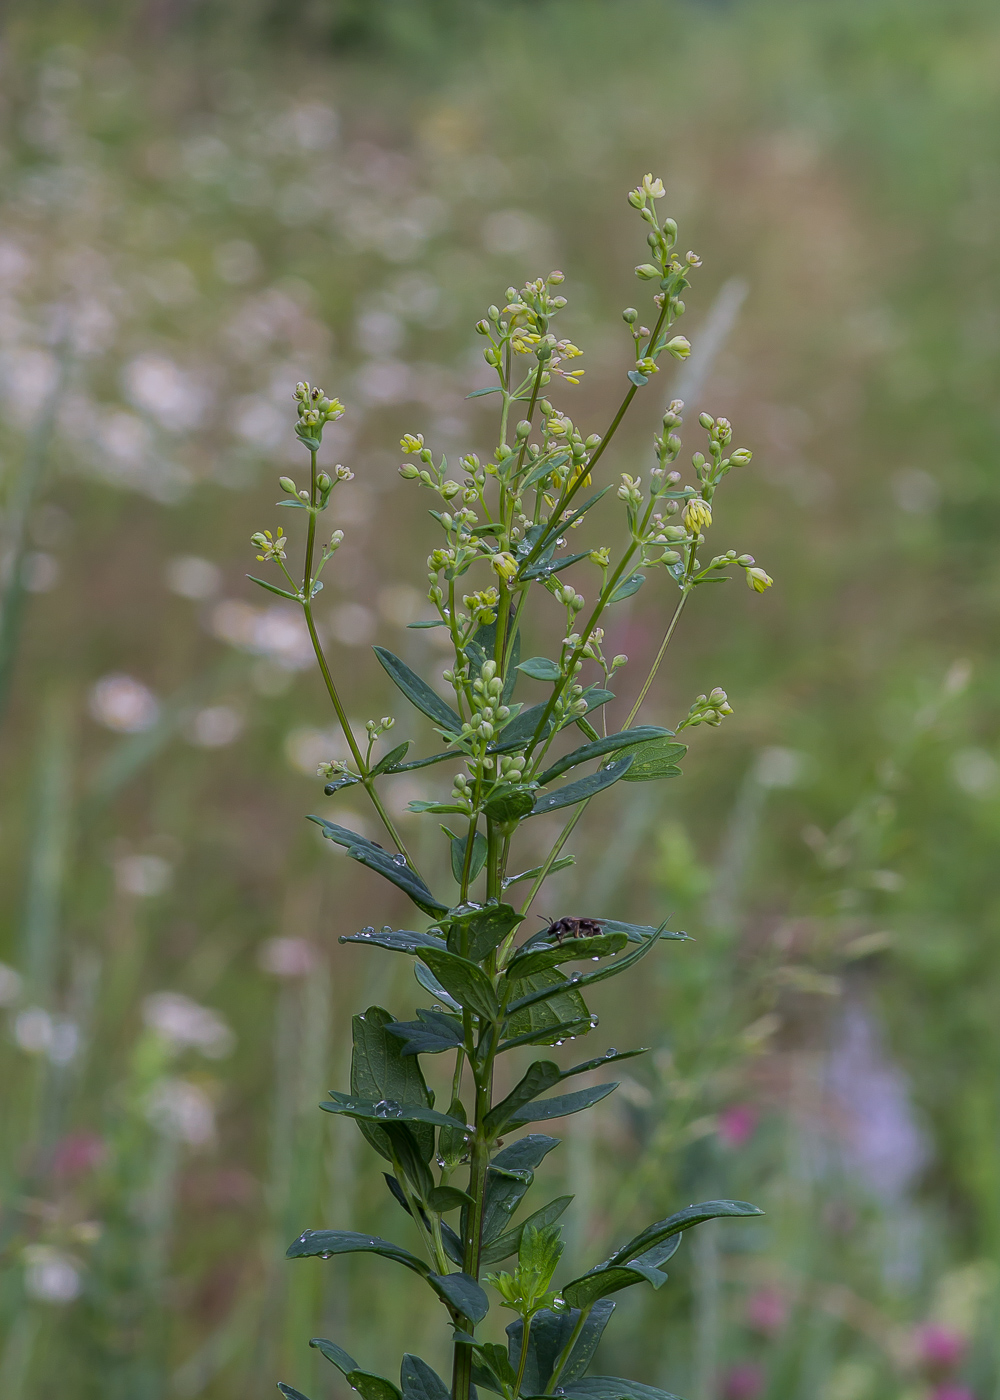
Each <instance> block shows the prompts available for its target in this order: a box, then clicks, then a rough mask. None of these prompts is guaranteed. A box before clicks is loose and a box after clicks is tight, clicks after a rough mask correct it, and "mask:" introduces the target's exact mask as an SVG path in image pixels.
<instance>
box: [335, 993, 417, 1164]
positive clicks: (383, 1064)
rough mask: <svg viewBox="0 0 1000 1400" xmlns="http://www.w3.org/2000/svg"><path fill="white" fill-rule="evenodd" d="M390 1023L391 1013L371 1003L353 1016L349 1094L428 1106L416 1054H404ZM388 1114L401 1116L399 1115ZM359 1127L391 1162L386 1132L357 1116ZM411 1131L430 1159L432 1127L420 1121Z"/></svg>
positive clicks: (376, 1102) (414, 1105) (356, 1098)
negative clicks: (362, 1012)
mask: <svg viewBox="0 0 1000 1400" xmlns="http://www.w3.org/2000/svg"><path fill="white" fill-rule="evenodd" d="M392 1024H393V1018H392V1016H391V1015H390V1013H389V1012H388V1011H385V1010H383V1008H382V1007H381V1006H370V1007H369V1008H368V1010H367V1011H366V1012H364V1014H363V1015H361V1016H355V1017H353V1019H352V1021H351V1030H352V1034H353V1041H354V1047H353V1052H352V1055H351V1096H352V1098H353V1099H354V1100H361V1101H365V1102H368V1103H373V1104H378V1103H380V1102H382V1101H389V1102H392V1103H396V1104H405V1105H406V1106H407V1108H409V1109H415V1108H426V1109H429V1108H430V1106H431V1098H430V1094H429V1093H428V1091H427V1085H426V1084H425V1083H424V1076H423V1074H422V1073H421V1070H420V1065H419V1063H418V1061H417V1059H416V1057H415V1056H413V1055H404V1054H403V1047H402V1044H401V1043H400V1041H399V1038H398V1037H397V1036H394V1035H391V1034H389V1032H388V1029H387V1028H388V1027H389V1026H391V1025H392ZM383 1116H387V1115H383ZM391 1116H392V1117H393V1118H397V1119H398V1118H400V1115H399V1114H393V1115H391ZM405 1121H408V1122H413V1121H418V1120H413V1119H407V1120H405ZM359 1127H360V1128H361V1131H362V1133H363V1134H364V1136H365V1137H366V1138H367V1140H368V1141H369V1142H370V1143H371V1145H372V1147H374V1149H375V1151H376V1152H378V1153H379V1154H380V1156H382V1157H384V1158H385V1159H386V1160H387V1161H391V1160H392V1152H391V1149H390V1145H389V1142H388V1140H387V1138H386V1136H385V1133H384V1132H382V1131H381V1129H379V1128H372V1127H370V1126H369V1124H368V1123H367V1122H366V1121H365V1120H364V1119H359ZM413 1134H414V1137H415V1138H416V1140H417V1143H418V1145H419V1148H420V1155H421V1157H422V1158H423V1160H424V1161H425V1162H429V1161H430V1159H431V1155H432V1154H433V1151H434V1129H433V1128H432V1127H429V1126H427V1124H426V1122H419V1123H418V1126H417V1127H415V1128H414V1129H413Z"/></svg>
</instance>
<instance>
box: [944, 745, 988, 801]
mask: <svg viewBox="0 0 1000 1400" xmlns="http://www.w3.org/2000/svg"><path fill="white" fill-rule="evenodd" d="M951 776H952V778H953V779H954V781H955V783H956V785H957V786H958V787H960V788H961V789H962V791H963V792H966V793H968V794H969V796H970V797H991V796H992V795H993V793H994V792H996V789H997V782H998V780H1000V765H998V764H997V761H996V759H995V758H994V757H993V755H992V754H991V753H987V752H986V750H985V749H959V750H958V752H957V753H955V754H952V757H951Z"/></svg>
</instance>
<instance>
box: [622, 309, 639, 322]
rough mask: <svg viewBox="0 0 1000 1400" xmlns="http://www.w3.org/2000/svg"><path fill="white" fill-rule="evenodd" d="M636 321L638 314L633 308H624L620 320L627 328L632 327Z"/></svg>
mask: <svg viewBox="0 0 1000 1400" xmlns="http://www.w3.org/2000/svg"><path fill="white" fill-rule="evenodd" d="M638 319H639V313H638V311H636V309H635V307H634V306H626V308H625V310H624V311H623V312H622V320H623V321H624V322H625V324H626V325H627V326H634V325H635V323H636V321H638Z"/></svg>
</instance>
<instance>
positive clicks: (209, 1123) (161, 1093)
mask: <svg viewBox="0 0 1000 1400" xmlns="http://www.w3.org/2000/svg"><path fill="white" fill-rule="evenodd" d="M146 1117H147V1119H148V1120H149V1122H150V1123H152V1125H153V1126H154V1127H155V1128H157V1129H159V1131H160V1132H161V1133H163V1134H164V1135H165V1136H166V1137H172V1138H177V1139H178V1141H180V1142H186V1143H187V1144H188V1146H190V1147H207V1146H208V1145H209V1144H210V1143H212V1142H214V1140H215V1109H214V1108H213V1107H212V1100H211V1099H210V1098H209V1097H208V1095H207V1094H206V1093H205V1091H204V1089H201V1088H199V1086H198V1085H197V1084H192V1083H191V1082H190V1081H189V1080H187V1079H161V1080H160V1082H159V1084H157V1085H156V1086H155V1087H154V1088H153V1090H152V1091H151V1093H150V1095H149V1097H148V1098H147V1100H146Z"/></svg>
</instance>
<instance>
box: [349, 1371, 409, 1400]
mask: <svg viewBox="0 0 1000 1400" xmlns="http://www.w3.org/2000/svg"><path fill="white" fill-rule="evenodd" d="M347 1383H348V1385H349V1386H350V1387H351V1389H352V1390H356V1391H357V1392H358V1394H359V1395H360V1396H361V1400H402V1397H401V1396H400V1393H399V1390H398V1388H397V1387H396V1386H394V1385H393V1383H392V1381H389V1380H386V1378H385V1376H376V1375H375V1374H374V1373H373V1372H371V1371H361V1370H357V1371H349V1372H348V1374H347Z"/></svg>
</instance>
